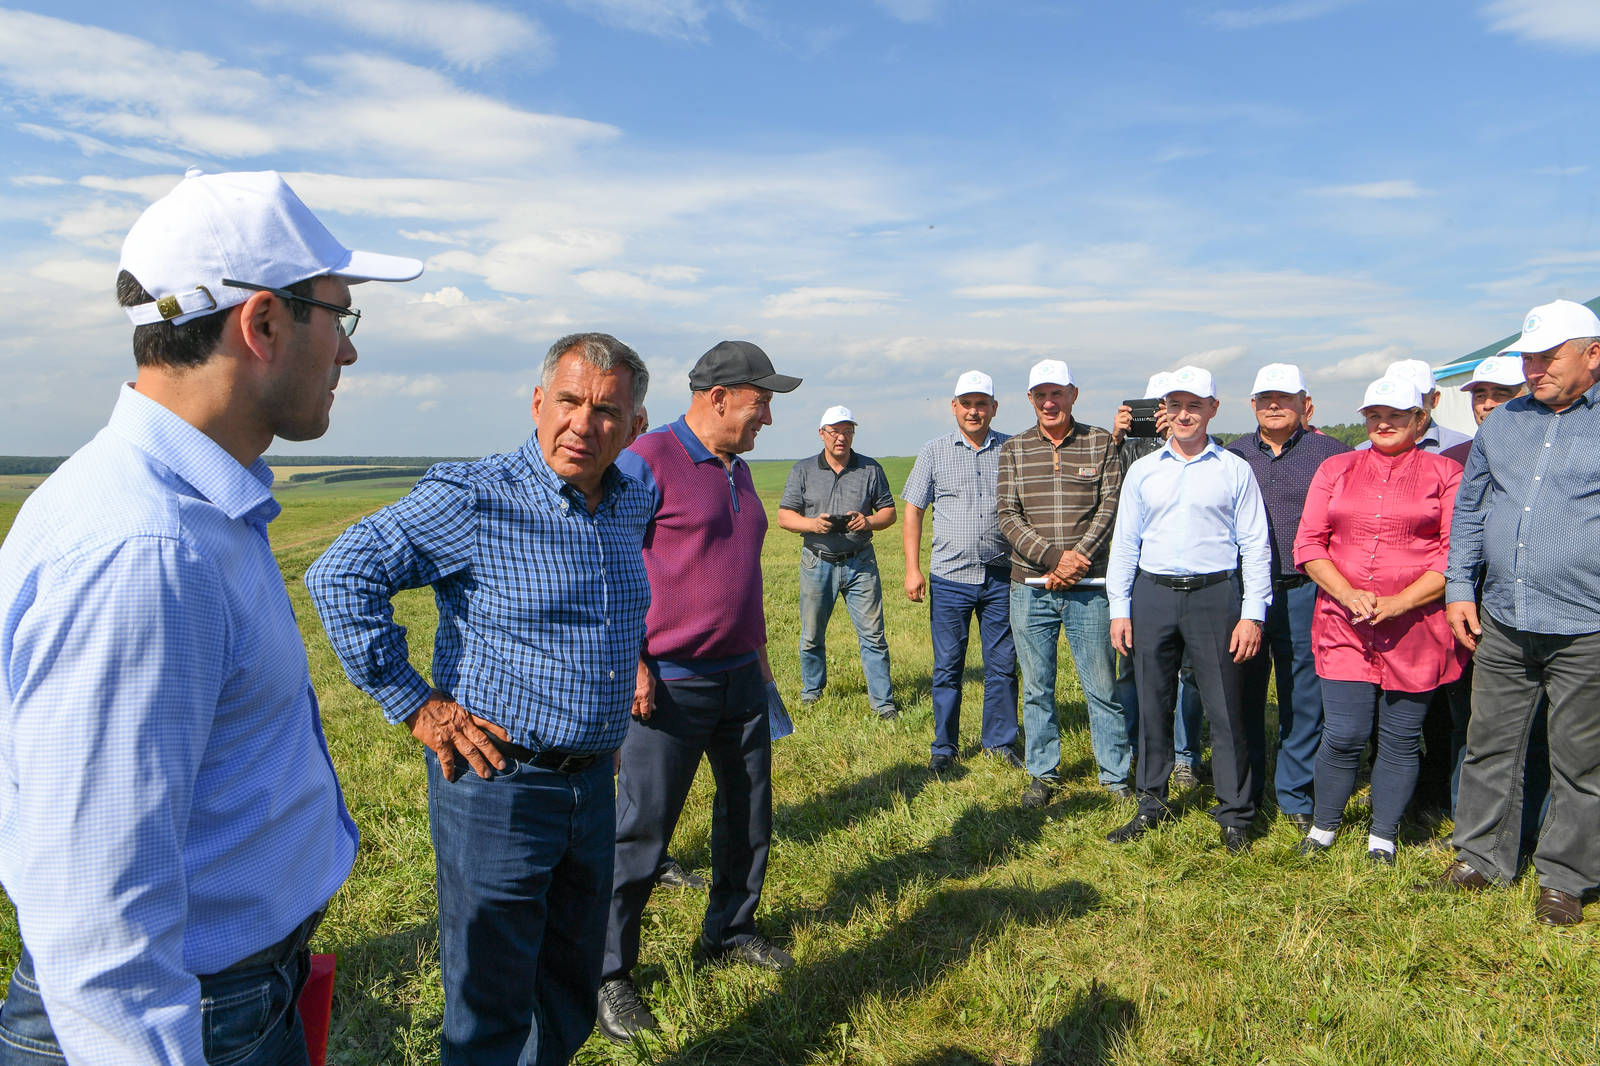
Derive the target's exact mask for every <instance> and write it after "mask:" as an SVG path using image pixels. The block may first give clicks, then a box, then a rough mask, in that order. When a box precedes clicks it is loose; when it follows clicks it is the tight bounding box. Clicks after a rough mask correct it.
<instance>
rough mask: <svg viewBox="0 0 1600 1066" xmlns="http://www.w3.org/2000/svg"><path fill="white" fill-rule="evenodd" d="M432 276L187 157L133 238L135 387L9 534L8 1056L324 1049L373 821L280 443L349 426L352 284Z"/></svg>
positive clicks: (129, 250)
mask: <svg viewBox="0 0 1600 1066" xmlns="http://www.w3.org/2000/svg"><path fill="white" fill-rule="evenodd" d="M421 271H422V264H421V263H420V262H418V261H417V260H415V259H402V258H398V257H393V256H385V255H374V254H370V253H366V252H352V251H350V250H349V249H346V248H344V247H343V246H342V245H340V244H339V242H338V241H337V240H335V239H334V237H333V236H332V234H330V233H329V232H328V231H327V229H326V228H324V227H323V225H322V223H321V222H319V221H318V220H317V219H316V217H315V216H313V215H312V213H311V212H310V210H309V209H307V208H306V206H305V205H304V204H303V203H301V201H300V200H299V198H298V197H296V196H295V194H294V193H293V192H292V191H291V190H290V189H289V187H288V186H287V185H286V184H284V182H283V180H282V179H281V178H280V177H279V176H278V175H277V174H275V173H272V172H263V173H235V174H213V175H208V174H203V173H201V172H199V171H190V172H189V174H188V175H187V176H186V177H185V178H184V180H183V181H182V182H180V183H179V184H178V186H177V187H176V188H175V189H173V190H172V191H171V192H169V193H168V194H167V195H166V196H164V197H163V198H162V199H160V200H158V201H156V202H155V203H154V204H152V205H151V206H150V207H149V208H147V209H146V210H145V212H144V213H143V214H142V215H141V216H140V217H139V219H138V221H136V222H135V223H134V225H133V228H132V229H131V230H130V231H129V233H128V236H127V239H126V241H125V242H124V244H123V247H122V260H121V270H120V272H119V274H118V276H117V286H116V287H117V299H118V302H119V303H120V304H121V305H122V306H123V308H124V309H125V310H126V312H127V314H128V317H129V319H130V320H131V321H132V322H133V323H134V326H135V329H134V331H133V349H134V359H135V362H136V363H137V365H138V373H137V376H136V379H135V380H134V382H132V383H131V384H129V385H125V386H123V387H122V388H121V389H119V390H118V397H117V403H116V407H115V409H114V410H113V412H112V414H111V420H110V422H109V423H108V424H107V426H106V428H105V429H103V430H101V431H100V433H99V434H98V435H97V436H96V437H95V438H94V440H92V441H90V442H89V443H88V444H86V445H85V446H84V447H83V448H82V449H80V450H79V451H78V453H77V454H76V455H74V456H73V457H72V458H70V459H68V460H67V461H66V462H65V463H64V464H62V466H61V468H60V469H59V470H57V471H56V473H55V474H54V475H52V476H51V477H50V478H49V479H48V480H47V481H46V482H45V483H44V484H43V485H42V486H40V488H39V489H38V490H36V491H35V492H34V494H33V495H32V497H30V498H29V500H28V501H27V503H25V504H24V505H23V507H22V510H21V512H20V513H19V514H18V515H17V519H16V523H15V524H14V525H13V526H12V528H11V534H10V536H9V537H7V539H6V541H5V545H4V547H0V618H3V621H0V660H3V661H4V663H5V670H4V673H3V679H0V737H3V738H4V740H3V744H4V755H3V757H0V882H3V883H4V886H5V892H6V895H7V896H8V897H9V898H10V899H11V901H12V902H13V903H14V904H15V905H16V908H17V922H18V926H19V931H20V933H21V938H22V955H21V958H20V960H19V961H18V963H17V967H16V970H15V972H14V973H13V974H12V978H11V987H10V990H9V993H8V995H7V997H6V1001H5V1006H4V1008H3V1010H0V1062H20V1061H27V1062H47V1061H54V1062H60V1061H69V1062H72V1063H75V1064H81V1066H96V1064H108V1066H109V1064H116V1066H128V1064H134V1063H151V1064H154V1063H174V1062H185V1063H189V1062H193V1063H198V1062H203V1061H207V1060H209V1061H213V1062H215V1061H228V1062H238V1063H249V1064H255V1063H265V1062H273V1063H278V1062H284V1063H289V1062H296V1061H298V1062H305V1061H306V1059H305V1054H306V1053H305V1043H304V1041H305V1035H304V1032H303V1030H302V1029H301V1026H300V1021H299V1017H298V1014H297V1012H296V1010H295V999H296V996H297V995H298V990H299V988H300V984H301V982H302V981H303V980H304V979H305V975H306V973H307V969H308V967H309V955H308V953H307V951H306V943H307V941H308V939H309V937H310V935H311V933H312V931H313V930H314V929H315V927H316V924H317V921H318V919H319V918H320V917H321V915H322V913H323V911H324V909H325V908H326V907H327V903H328V899H329V897H331V896H332V895H333V893H334V892H335V891H336V890H337V889H338V887H339V885H340V884H341V883H343V881H344V879H345V877H346V876H347V875H348V874H349V872H350V867H351V864H352V862H353V860H354V858H355V852H356V842H357V833H356V827H355V824H354V823H353V822H352V821H351V820H350V816H349V814H348V813H347V812H346V811H345V807H344V801H343V799H342V797H341V796H340V792H339V784H338V781H337V779H336V778H335V776H334V770H333V764H332V762H331V761H330V760H329V757H328V748H327V745H326V743H325V742H324V741H323V737H322V728H321V723H320V720H319V717H318V710H317V700H316V695H315V692H314V691H313V690H312V687H311V679H310V676H309V674H308V672H307V668H306V656H305V649H304V646H303V645H302V643H301V640H300V634H299V630H298V628H297V627H296V625H295V620H294V613H293V611H292V609H291V608H290V606H289V598H288V595H287V594H286V592H285V590H284V584H283V574H282V572H281V571H280V570H279V569H278V564H277V562H276V561H275V560H274V559H273V556H272V548H271V546H270V544H269V543H268V540H267V525H268V523H269V522H271V520H272V519H273V518H274V517H275V516H276V515H277V514H278V511H279V507H278V504H277V503H276V501H274V500H273V498H272V472H271V470H270V469H269V468H268V467H267V465H266V463H265V462H264V461H263V460H262V459H261V455H262V453H263V452H264V451H265V450H266V449H267V447H268V446H269V445H270V444H271V443H272V441H273V439H274V438H275V437H281V438H283V439H285V440H312V439H315V438H317V437H320V436H321V435H322V434H323V433H324V432H325V431H326V430H327V428H328V416H329V410H330V407H331V405H332V403H333V390H334V388H335V387H336V386H337V385H338V382H339V375H340V371H341V370H342V369H343V368H344V367H346V366H348V365H349V364H351V363H353V362H355V359H356V350H355V347H354V346H353V345H352V343H351V340H350V335H351V334H352V333H354V332H355V326H356V323H357V322H358V321H359V314H360V313H359V312H357V311H355V310H354V309H353V308H351V306H350V290H351V285H352V284H353V283H355V282H360V281H367V280H384V281H405V280H408V279H410V278H414V277H416V276H417V275H418V274H419V273H421ZM258 1042H259V1043H258ZM252 1045H255V1046H254V1048H253V1049H252Z"/></svg>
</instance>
